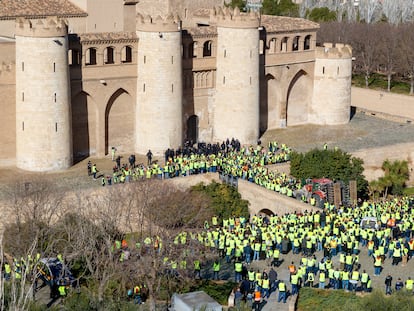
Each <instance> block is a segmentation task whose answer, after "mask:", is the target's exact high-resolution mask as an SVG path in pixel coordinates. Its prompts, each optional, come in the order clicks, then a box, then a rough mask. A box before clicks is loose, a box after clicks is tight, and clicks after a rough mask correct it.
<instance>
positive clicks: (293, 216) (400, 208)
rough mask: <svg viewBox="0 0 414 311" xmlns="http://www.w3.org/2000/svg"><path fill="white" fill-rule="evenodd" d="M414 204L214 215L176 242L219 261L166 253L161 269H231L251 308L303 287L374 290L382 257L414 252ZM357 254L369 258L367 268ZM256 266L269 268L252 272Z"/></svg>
mask: <svg viewBox="0 0 414 311" xmlns="http://www.w3.org/2000/svg"><path fill="white" fill-rule="evenodd" d="M413 203H414V202H413V200H412V199H410V198H408V197H405V198H400V199H395V200H392V201H387V202H377V203H374V202H371V203H369V202H364V203H363V204H362V205H360V206H357V207H353V208H336V207H333V208H327V209H323V210H320V211H317V212H314V211H310V212H308V211H305V212H304V213H290V214H285V215H281V216H278V215H272V216H266V215H261V216H257V215H254V216H252V217H251V219H246V218H243V217H233V218H229V219H223V220H219V219H218V218H217V217H213V218H212V219H211V220H210V221H209V224H208V225H207V226H205V228H204V230H202V231H199V232H181V233H179V234H178V235H177V236H176V237H175V238H174V245H177V246H178V245H180V246H183V247H186V246H188V247H190V245H194V243H199V244H200V245H201V246H203V247H205V249H208V250H209V251H211V252H213V253H215V254H216V255H217V259H216V260H213V261H211V260H210V261H208V262H202V261H200V259H196V260H194V262H188V263H187V262H186V258H180V259H179V258H172V259H168V258H166V260H164V264H165V267H166V270H168V271H170V272H171V271H172V272H173V273H176V274H179V273H180V271H182V270H193V275H194V277H195V278H204V277H208V278H211V279H213V280H217V279H220V278H221V277H222V275H223V273H221V271H222V270H223V268H224V270H226V271H228V270H229V269H230V270H232V271H233V273H234V278H233V277H231V278H230V279H231V280H234V281H235V282H237V283H238V284H239V286H238V288H237V289H236V290H235V292H234V299H235V303H236V304H237V302H241V301H245V302H247V303H248V304H251V306H252V307H255V306H260V305H261V303H262V302H263V301H264V300H266V299H268V298H269V296H270V294H271V293H272V292H276V291H277V292H278V301H280V302H286V299H287V297H288V296H289V295H296V294H297V293H298V291H299V289H300V288H301V287H304V286H305V287H314V288H315V287H317V288H320V289H333V290H338V289H343V290H347V291H353V292H356V291H362V292H371V291H372V289H373V287H374V286H373V284H372V283H373V278H375V277H378V276H380V275H382V270H383V269H382V268H383V266H384V264H385V263H386V262H388V263H389V264H390V265H397V266H398V265H406V264H407V262H408V261H409V260H410V259H411V258H412V256H413V255H414V234H413V230H414V215H413V213H414V211H413V209H412V206H413ZM366 217H370V218H372V217H374V218H375V219H376V220H377V224H376V226H373V227H365V226H364V225H363V222H362V220H363V219H364V218H366ZM390 219H391V220H393V221H391V222H390ZM162 245H163V244H162V241H161V240H160V238H159V237H152V238H151V237H146V238H145V239H144V244H143V246H144V248H145V249H146V250H147V251H156V252H157V253H159V254H161V256H162V254H163V253H164V250H163V247H164V246H162ZM140 247H141V246H140ZM191 248H193V246H191ZM289 253H291V254H293V258H295V260H294V261H292V262H290V264H289V265H288V270H289V276H290V277H289V279H278V274H279V275H280V274H281V271H280V269H282V268H281V267H282V265H281V264H282V263H283V262H284V261H285V259H286V258H287V256H288V254H289ZM360 256H368V258H369V259H368V261H367V260H364V262H365V264H364V265H362V264H361V258H360ZM289 258H292V256H290V257H289ZM183 262H184V263H183ZM367 262H372V264H370V265H367V264H366V263H367ZM253 263H254V264H253ZM253 266H256V267H257V266H264V267H267V268H265V269H264V270H261V269H259V270H257V269H253V268H252V267H253ZM269 268H270V270H269ZM283 269H286V268H283ZM390 278H391V279H390ZM391 283H392V277H391V276H388V277H387V278H385V279H384V284H385V285H386V292H387V293H390V292H391ZM403 288H405V289H406V290H408V291H411V292H412V291H413V280H412V279H411V276H409V275H407V279H405V280H401V278H400V279H398V280H397V282H396V284H395V289H396V290H401V289H403Z"/></svg>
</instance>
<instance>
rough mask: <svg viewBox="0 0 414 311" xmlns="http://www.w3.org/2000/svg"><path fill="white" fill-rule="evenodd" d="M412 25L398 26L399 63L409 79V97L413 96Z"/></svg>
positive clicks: (413, 38)
mask: <svg viewBox="0 0 414 311" xmlns="http://www.w3.org/2000/svg"><path fill="white" fill-rule="evenodd" d="M413 28H414V25H413V24H412V23H407V24H404V25H402V26H400V35H401V44H400V49H401V55H402V56H401V62H402V68H403V72H404V73H405V75H406V76H407V77H408V78H409V79H410V95H414V31H413Z"/></svg>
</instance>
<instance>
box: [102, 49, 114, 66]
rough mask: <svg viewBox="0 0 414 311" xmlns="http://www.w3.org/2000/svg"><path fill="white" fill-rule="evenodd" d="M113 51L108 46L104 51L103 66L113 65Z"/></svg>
mask: <svg viewBox="0 0 414 311" xmlns="http://www.w3.org/2000/svg"><path fill="white" fill-rule="evenodd" d="M114 52H115V49H114V48H113V47H111V46H108V47H107V48H106V49H105V50H104V63H105V64H113V63H114V54H115V53H114Z"/></svg>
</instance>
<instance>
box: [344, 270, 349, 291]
mask: <svg viewBox="0 0 414 311" xmlns="http://www.w3.org/2000/svg"><path fill="white" fill-rule="evenodd" d="M342 289H344V290H346V291H347V290H349V272H348V271H342Z"/></svg>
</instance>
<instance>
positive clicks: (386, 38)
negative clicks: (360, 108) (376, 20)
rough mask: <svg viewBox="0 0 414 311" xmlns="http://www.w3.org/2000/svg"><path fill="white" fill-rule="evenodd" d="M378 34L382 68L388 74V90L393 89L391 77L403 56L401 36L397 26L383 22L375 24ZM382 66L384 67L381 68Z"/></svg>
mask: <svg viewBox="0 0 414 311" xmlns="http://www.w3.org/2000/svg"><path fill="white" fill-rule="evenodd" d="M374 27H375V28H376V31H377V32H378V34H381V36H378V37H377V38H378V50H379V56H380V57H379V60H380V63H379V65H380V70H381V71H383V72H384V73H385V74H386V75H387V91H388V92H390V91H391V78H392V76H393V75H394V74H395V71H396V69H397V66H398V59H399V58H400V56H401V50H400V36H399V31H398V28H397V26H394V25H391V24H388V23H381V24H377V25H375V26H374ZM381 67H382V68H381Z"/></svg>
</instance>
